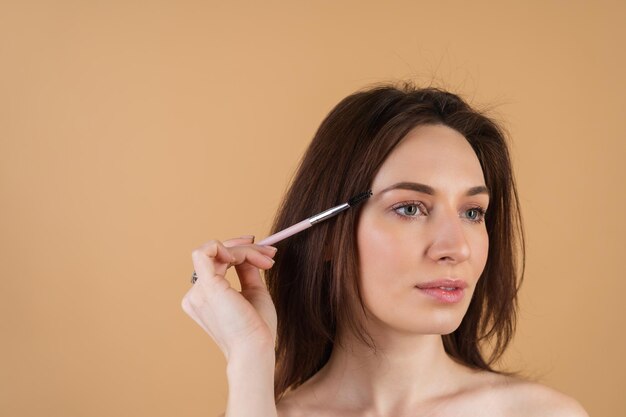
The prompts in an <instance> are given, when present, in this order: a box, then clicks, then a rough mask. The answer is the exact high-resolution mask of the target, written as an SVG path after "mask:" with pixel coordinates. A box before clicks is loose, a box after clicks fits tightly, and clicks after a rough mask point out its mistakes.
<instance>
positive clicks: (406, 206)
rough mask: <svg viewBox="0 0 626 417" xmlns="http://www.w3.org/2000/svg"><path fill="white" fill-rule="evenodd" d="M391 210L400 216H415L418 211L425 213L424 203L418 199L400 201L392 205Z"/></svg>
mask: <svg viewBox="0 0 626 417" xmlns="http://www.w3.org/2000/svg"><path fill="white" fill-rule="evenodd" d="M393 211H395V212H396V214H398V215H399V216H402V217H417V216H419V214H420V213H426V208H425V207H424V205H423V204H422V203H420V202H418V201H416V202H405V203H400V204H398V205H396V206H394V207H393Z"/></svg>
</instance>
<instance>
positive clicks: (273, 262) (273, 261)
mask: <svg viewBox="0 0 626 417" xmlns="http://www.w3.org/2000/svg"><path fill="white" fill-rule="evenodd" d="M266 258H267V259H269V260H270V261H272V265H274V264H275V263H276V261H275V260H273V259H272V258H270V257H269V256H266Z"/></svg>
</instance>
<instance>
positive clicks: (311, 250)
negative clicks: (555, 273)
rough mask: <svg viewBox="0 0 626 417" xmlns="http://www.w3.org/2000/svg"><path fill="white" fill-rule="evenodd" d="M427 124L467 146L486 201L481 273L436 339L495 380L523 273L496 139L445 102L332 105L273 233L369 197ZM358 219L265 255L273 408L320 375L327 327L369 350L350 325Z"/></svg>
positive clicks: (443, 97) (508, 174) (357, 324)
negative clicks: (456, 317) (394, 156)
mask: <svg viewBox="0 0 626 417" xmlns="http://www.w3.org/2000/svg"><path fill="white" fill-rule="evenodd" d="M427 124H440V125H445V126H448V127H450V128H453V129H455V130H457V131H458V132H459V133H461V134H462V135H463V136H464V137H465V138H466V139H467V141H468V142H469V143H470V145H471V146H472V148H473V149H474V151H475V152H476V155H477V156H478V159H479V161H480V164H481V167H482V170H483V174H484V177H485V182H486V185H487V187H488V189H489V191H490V207H489V211H488V212H487V215H486V219H485V222H486V228H487V233H488V236H489V242H490V244H489V253H488V258H487V263H486V265H485V269H484V271H483V273H482V275H481V277H480V279H479V281H478V284H477V286H476V289H475V291H474V295H473V298H472V301H471V303H470V305H469V307H468V311H467V313H466V315H465V316H464V318H463V320H462V322H461V324H460V326H459V327H458V328H457V329H456V330H455V331H454V332H452V333H451V334H447V335H443V336H442V338H443V343H444V347H445V350H446V352H447V353H448V354H449V355H450V356H451V357H452V358H454V359H455V360H457V361H459V362H461V363H463V364H465V365H466V366H469V367H472V368H478V369H484V370H489V371H492V372H500V373H503V372H502V371H496V370H494V369H492V367H491V365H492V364H493V363H494V362H495V361H496V360H498V359H499V358H500V357H501V355H502V354H503V353H504V350H505V349H506V347H507V345H508V343H509V342H510V340H511V338H512V336H513V333H514V330H515V322H516V310H517V292H518V289H519V285H520V284H521V281H522V277H523V274H524V232H523V229H522V222H521V214H520V210H519V202H518V198H517V191H516V187H515V181H514V178H513V172H512V167H511V161H510V157H509V151H508V148H507V145H506V141H505V135H504V134H503V131H502V129H501V128H500V127H499V126H498V125H497V124H496V123H495V122H494V121H492V120H491V119H489V118H488V117H486V116H485V115H484V114H482V113H480V112H478V111H476V110H473V109H472V108H471V107H470V106H469V105H468V104H467V103H465V102H464V101H463V100H462V99H461V98H460V97H458V96H457V95H454V94H451V93H449V92H446V91H443V90H440V89H436V88H423V89H420V88H416V87H414V86H413V85H412V84H409V83H405V84H402V85H401V86H392V85H385V86H378V87H374V88H371V89H368V90H365V91H360V92H357V93H355V94H352V95H350V96H348V97H346V98H345V99H343V100H342V101H341V102H340V103H339V104H338V105H337V106H336V107H335V108H334V109H333V110H332V111H331V112H330V113H329V115H328V116H327V117H326V119H325V120H324V121H323V122H322V124H321V125H320V127H319V129H318V131H317V133H316V134H315V137H314V138H313V141H312V142H311V144H310V146H309V148H308V150H307V151H306V153H305V154H304V156H303V159H302V161H301V164H300V167H299V169H298V171H297V173H296V175H295V178H294V180H293V182H292V184H291V187H290V189H289V191H288V192H287V195H286V197H285V199H284V201H283V204H282V206H281V208H280V210H279V212H278V214H277V217H276V220H275V222H274V225H273V231H274V232H276V231H278V230H281V229H284V228H285V227H287V226H290V225H292V224H294V223H296V222H298V221H300V220H302V219H304V218H307V217H309V216H311V215H313V214H315V213H318V212H320V211H322V210H325V209H327V208H329V207H331V206H333V205H336V204H341V203H343V202H346V201H347V200H348V199H350V198H351V197H353V196H355V195H357V194H359V193H361V192H363V191H365V190H367V189H369V188H370V187H371V184H372V181H373V179H374V176H375V175H376V173H377V172H378V170H379V168H380V166H381V164H382V163H383V162H384V161H385V159H386V158H387V156H388V155H389V153H390V152H391V151H392V150H393V148H394V147H395V146H396V145H397V144H398V143H399V142H400V141H401V140H402V138H404V136H405V135H406V134H407V133H408V132H409V131H410V130H411V129H413V128H414V127H416V126H418V125H427ZM358 216H359V210H358V208H355V209H350V210H348V211H346V212H345V213H343V214H341V215H339V216H337V217H335V218H333V219H330V220H328V221H326V222H323V223H320V224H319V225H316V226H315V227H312V228H311V229H308V230H307V231H305V232H303V233H300V234H298V235H295V236H293V237H291V238H289V239H288V240H286V241H283V242H280V243H278V244H277V245H276V246H277V247H278V253H277V255H276V258H275V260H276V263H275V265H274V267H273V268H272V269H270V270H268V271H267V272H266V279H267V284H268V287H269V290H270V293H271V295H272V298H273V300H274V303H275V305H276V309H277V314H278V334H277V342H276V376H275V395H276V398H277V399H279V398H280V397H281V396H282V394H284V393H285V391H286V390H287V389H289V388H296V387H297V386H299V385H300V384H302V383H303V382H305V381H306V380H307V379H309V378H310V377H311V376H313V375H314V374H315V373H316V372H317V371H319V370H320V369H321V368H322V367H323V366H324V364H325V363H326V362H327V361H328V359H329V357H330V353H331V351H332V348H333V345H334V344H335V343H338V342H339V341H338V340H336V335H337V334H338V332H337V330H338V328H339V326H341V329H342V331H343V330H347V331H351V332H353V334H354V335H355V336H356V337H358V338H359V339H360V340H361V341H363V342H364V343H366V344H368V345H369V346H370V347H372V348H375V346H374V344H373V341H372V339H371V337H370V336H369V335H367V333H366V332H365V329H364V328H363V325H362V321H361V320H359V317H361V316H360V315H359V314H357V313H359V310H358V309H361V310H362V309H363V303H362V300H361V296H360V293H359V287H358V276H359V269H358V265H359V259H358V251H357V246H356V225H357V221H358ZM518 255H519V257H518ZM519 261H521V262H519ZM518 264H519V265H518ZM518 266H521V268H520V270H519V272H518V270H517V267H518ZM485 345H487V347H489V348H491V354H490V355H488V358H485V354H484V352H483V351H482V350H483V349H484V348H485Z"/></svg>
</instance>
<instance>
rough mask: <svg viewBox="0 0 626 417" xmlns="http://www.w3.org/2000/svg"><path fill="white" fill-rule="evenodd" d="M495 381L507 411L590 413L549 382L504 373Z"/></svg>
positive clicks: (561, 416)
mask: <svg viewBox="0 0 626 417" xmlns="http://www.w3.org/2000/svg"><path fill="white" fill-rule="evenodd" d="M494 385H495V386H494V388H495V390H494V392H495V393H497V394H496V395H497V397H499V398H498V399H497V400H498V402H499V403H500V404H501V405H502V408H503V409H505V410H506V415H511V416H520V417H522V416H524V417H529V416H553V417H589V414H588V413H587V412H586V411H585V409H584V408H583V406H582V405H581V404H580V403H579V402H578V401H576V400H575V399H574V398H572V397H569V396H568V395H566V394H564V393H562V392H560V391H558V390H556V389H554V388H551V387H548V386H546V385H542V384H540V383H537V382H533V381H528V380H524V379H521V378H513V377H501V378H499V382H498V383H497V384H494Z"/></svg>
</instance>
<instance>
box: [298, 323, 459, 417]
mask: <svg viewBox="0 0 626 417" xmlns="http://www.w3.org/2000/svg"><path fill="white" fill-rule="evenodd" d="M370 334H371V336H372V338H373V339H374V342H375V345H376V348H375V349H372V348H370V347H369V346H366V345H364V344H363V343H362V342H360V341H358V339H356V338H354V337H349V336H346V335H344V337H342V338H341V339H340V340H341V341H342V342H341V343H340V344H337V345H336V346H335V348H334V349H333V352H332V355H331V357H330V359H329V361H328V363H327V364H326V365H325V366H324V368H323V369H322V370H321V371H320V372H319V373H318V374H317V375H315V376H314V377H313V378H312V379H311V380H310V383H311V384H312V386H313V387H316V388H314V389H315V390H316V391H317V394H319V395H323V397H322V398H331V397H332V401H333V402H334V403H335V402H336V403H337V404H338V405H339V406H340V407H342V408H343V407H346V408H348V409H353V410H358V411H360V412H362V413H365V412H367V413H368V415H394V414H397V413H399V412H401V410H403V409H404V410H406V409H413V408H414V407H415V406H416V405H417V404H423V403H425V402H427V401H428V400H430V399H435V398H438V397H442V396H444V395H448V394H450V393H452V392H455V391H458V390H459V389H460V387H461V384H462V381H463V378H462V377H463V376H465V375H467V374H468V369H467V368H465V367H464V366H462V365H460V364H458V363H456V362H455V361H454V360H452V359H451V358H450V357H449V356H448V355H447V354H446V352H445V350H444V347H443V341H442V339H441V336H440V335H423V334H419V335H416V334H406V333H404V334H403V333H392V332H386V333H385V334H384V335H383V334H376V333H375V332H374V333H370ZM327 395H328V396H329V397H326V396H327Z"/></svg>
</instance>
